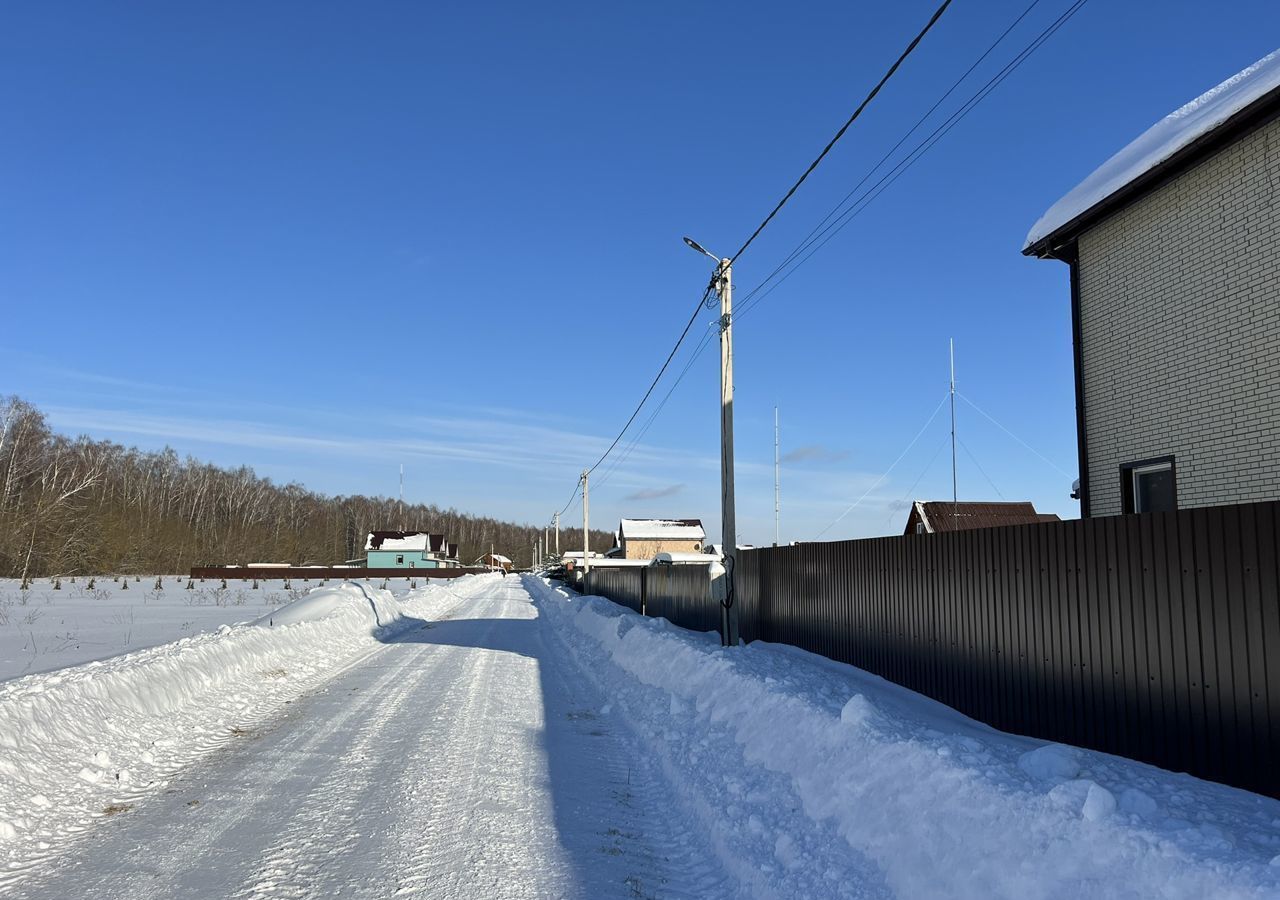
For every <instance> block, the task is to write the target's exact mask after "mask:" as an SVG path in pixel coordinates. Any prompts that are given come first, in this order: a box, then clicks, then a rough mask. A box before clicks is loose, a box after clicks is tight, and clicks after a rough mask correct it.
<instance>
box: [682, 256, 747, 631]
mask: <svg viewBox="0 0 1280 900" xmlns="http://www.w3.org/2000/svg"><path fill="white" fill-rule="evenodd" d="M684 242H685V243H686V244H688V245H689V246H690V247H692V248H693V249H694V250H696V251H698V252H699V253H701V254H702V255H703V256H707V257H709V258H711V259H714V260H715V261H716V274H715V276H714V277H713V279H712V283H713V284H714V285H715V289H716V293H718V294H719V295H720V540H721V541H722V542H723V543H724V573H723V574H722V575H719V576H718V580H719V582H720V584H719V585H718V590H716V591H715V593H716V595H717V596H718V598H719V600H720V612H721V616H720V625H721V631H720V640H721V642H722V643H723V644H724V645H725V646H726V647H736V646H738V604H737V601H736V598H735V597H734V591H733V576H734V568H735V563H736V561H737V560H736V555H737V552H738V527H737V511H736V509H735V504H734V499H733V497H734V494H733V261H732V260H730V259H721V258H719V257H717V256H716V255H715V254H714V253H711V252H710V251H708V250H707V249H706V248H705V247H703V246H702V245H701V244H699V243H698V242H697V241H695V240H694V239H693V238H689V237H686V238H685V239H684Z"/></svg>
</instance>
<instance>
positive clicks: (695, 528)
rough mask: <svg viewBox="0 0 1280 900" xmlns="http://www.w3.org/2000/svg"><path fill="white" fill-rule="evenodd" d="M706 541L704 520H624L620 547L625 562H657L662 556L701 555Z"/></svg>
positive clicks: (621, 524) (620, 529)
mask: <svg viewBox="0 0 1280 900" xmlns="http://www.w3.org/2000/svg"><path fill="white" fill-rule="evenodd" d="M706 539H707V535H706V532H705V531H703V529H702V520H700V519H623V520H622V521H621V522H619V523H618V547H619V548H620V549H621V551H622V552H621V554H620V555H621V557H622V558H623V559H653V558H654V557H655V556H657V555H658V554H659V553H701V552H702V551H703V543H704V542H705V541H706ZM615 555H619V554H615Z"/></svg>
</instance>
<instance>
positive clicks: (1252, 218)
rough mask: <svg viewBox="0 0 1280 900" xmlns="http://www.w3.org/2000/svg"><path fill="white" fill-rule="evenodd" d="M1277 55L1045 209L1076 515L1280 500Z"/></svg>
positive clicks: (1035, 245)
mask: <svg viewBox="0 0 1280 900" xmlns="http://www.w3.org/2000/svg"><path fill="white" fill-rule="evenodd" d="M1277 247H1280V51H1277V52H1276V53H1273V54H1271V55H1270V56H1268V57H1266V58H1265V59H1263V60H1261V61H1260V62H1258V63H1256V64H1255V65H1253V66H1250V67H1249V68H1248V69H1245V70H1244V71H1243V72H1241V73H1239V74H1238V75H1236V76H1234V77H1233V78H1230V79H1228V80H1227V81H1225V82H1223V83H1222V84H1221V85H1219V86H1218V87H1216V88H1214V89H1213V90H1211V91H1209V92H1208V93H1206V94H1204V95H1203V96H1202V97H1200V98H1198V99H1196V100H1194V101H1192V102H1191V103H1189V104H1187V105H1186V106H1184V107H1182V108H1181V109H1179V110H1177V111H1175V112H1174V113H1172V114H1171V115H1169V116H1168V117H1166V118H1165V119H1163V120H1162V121H1160V122H1158V123H1157V124H1156V125H1154V126H1152V128H1150V129H1149V130H1148V131H1147V132H1146V133H1144V134H1143V135H1142V136H1141V137H1139V138H1138V139H1137V140H1136V141H1134V142H1133V143H1132V144H1130V145H1129V146H1128V147H1126V148H1125V149H1124V150H1122V151H1121V152H1120V153H1118V154H1116V156H1114V157H1112V158H1111V159H1110V160H1108V161H1107V162H1106V163H1105V164H1104V165H1103V166H1102V167H1101V168H1099V169H1098V170H1097V171H1096V172H1094V173H1093V175H1091V176H1089V178H1088V179H1086V180H1085V181H1084V182H1082V183H1081V184H1080V185H1079V186H1078V187H1077V188H1075V189H1074V190H1073V191H1071V192H1070V193H1069V194H1067V195H1066V196H1065V197H1063V198H1062V199H1061V200H1059V201H1058V202H1057V203H1056V204H1055V205H1054V206H1053V207H1052V208H1050V209H1049V211H1048V212H1047V213H1045V215H1044V216H1043V217H1042V218H1041V219H1040V221H1039V222H1037V223H1036V225H1035V226H1034V227H1033V228H1032V230H1031V233H1030V234H1029V235H1028V237H1027V242H1026V246H1025V247H1024V248H1023V253H1025V254H1028V255H1031V256H1037V257H1040V258H1042V259H1058V260H1061V261H1063V262H1066V263H1067V264H1068V265H1069V266H1070V270H1071V271H1070V283H1071V308H1072V331H1073V343H1074V349H1075V379H1076V417H1077V423H1076V425H1077V434H1078V441H1079V455H1080V483H1079V488H1078V496H1079V498H1080V501H1081V513H1082V515H1084V516H1109V515H1118V514H1122V513H1129V512H1155V511H1160V510H1168V509H1175V508H1182V507H1196V506H1213V505H1218V504H1227V503H1244V502H1252V501H1260V500H1275V499H1280V252H1277V250H1276V248H1277Z"/></svg>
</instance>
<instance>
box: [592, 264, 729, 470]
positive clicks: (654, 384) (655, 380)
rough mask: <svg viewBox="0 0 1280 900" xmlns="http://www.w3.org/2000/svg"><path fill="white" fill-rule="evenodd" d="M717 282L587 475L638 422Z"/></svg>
mask: <svg viewBox="0 0 1280 900" xmlns="http://www.w3.org/2000/svg"><path fill="white" fill-rule="evenodd" d="M714 284H715V280H714V279H712V283H711V284H709V285H707V289H706V290H705V291H703V292H702V299H701V300H699V301H698V306H697V308H695V309H694V311H693V315H691V316H690V317H689V321H688V322H686V323H685V326H684V331H682V332H680V337H679V338H678V339H677V340H676V345H675V346H674V347H672V348H671V352H670V353H668V354H667V359H666V362H664V363H663V364H662V368H661V369H659V370H658V374H657V375H655V376H653V381H651V382H650V383H649V389H648V390H647V391H645V392H644V396H643V397H641V398H640V402H639V403H637V404H636V408H635V411H634V412H632V413H631V417H630V418H629V419H627V424H626V425H623V426H622V430H621V431H619V432H618V436H617V437H615V438H614V439H613V443H612V444H610V445H609V449H608V450H606V451H604V453H602V454H601V455H600V458H599V459H597V460H596V461H595V463H594V465H592V466H591V468H589V469H587V474H590V473H592V472H594V471H595V470H596V469H597V468H598V467H599V465H600V463H602V462H604V461H605V459H606V458H607V457H608V456H609V454H610V453H612V452H613V448H614V447H616V446H618V441H620V440H622V436H623V435H624V434H626V433H627V429H628V428H630V427H631V423H632V422H634V421H635V420H636V416H638V415H640V410H641V409H642V408H643V407H644V404H645V401H646V400H648V399H649V395H650V394H652V393H653V389H654V388H655V387H657V386H658V380H659V379H660V378H662V373H663V372H665V371H667V366H669V365H671V360H672V359H673V358H674V357H675V355H676V351H677V350H679V349H680V345H681V344H683V343H684V339H685V338H686V337H687V336H688V335H689V329H690V328H692V327H693V323H694V320H696V319H697V318H698V313H699V312H700V311H701V310H702V304H704V303H706V302H707V298H708V297H710V296H711V291H712V289H713V287H714Z"/></svg>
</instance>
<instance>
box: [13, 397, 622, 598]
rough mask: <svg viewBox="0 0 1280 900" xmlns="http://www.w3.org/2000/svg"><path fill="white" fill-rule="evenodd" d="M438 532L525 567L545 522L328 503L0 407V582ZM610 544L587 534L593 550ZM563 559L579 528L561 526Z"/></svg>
mask: <svg viewBox="0 0 1280 900" xmlns="http://www.w3.org/2000/svg"><path fill="white" fill-rule="evenodd" d="M402 523H403V525H404V526H405V527H406V528H407V529H408V530H417V531H432V532H441V533H443V534H445V535H447V536H448V539H449V540H450V541H453V542H456V543H457V544H459V551H458V558H459V559H460V560H461V561H462V563H463V564H464V565H466V564H469V563H471V562H473V561H474V560H477V559H478V558H479V557H480V556H481V555H482V554H484V553H486V552H488V550H489V547H490V545H491V544H492V546H493V548H494V549H495V551H496V552H498V553H501V554H504V555H506V556H508V557H510V558H511V559H512V560H514V561H515V564H516V565H517V566H527V565H529V563H530V561H531V556H532V553H533V543H534V541H535V540H538V539H540V538H541V537H542V535H543V529H542V526H540V525H539V526H531V525H520V524H516V523H513V522H502V521H498V520H497V519H492V518H487V517H484V516H475V515H470V514H468V513H465V512H459V511H458V510H456V509H440V508H439V507H437V506H434V505H431V504H420V503H419V504H405V506H404V509H403V511H401V509H400V506H399V502H398V501H397V500H395V499H394V498H389V497H364V496H350V497H329V496H325V495H322V494H318V493H316V492H314V491H311V490H308V489H307V488H306V487H304V486H302V485H300V484H292V483H291V484H284V485H281V484H276V483H274V482H273V481H271V479H269V478H262V477H260V476H258V475H257V474H255V473H254V471H253V469H251V468H248V467H247V466H241V467H239V468H236V469H227V468H221V467H219V466H215V465H211V464H209V463H204V462H201V461H199V460H197V459H193V458H191V457H187V458H186V459H181V458H179V456H178V454H177V453H175V452H174V451H173V450H172V449H168V448H166V449H164V450H161V451H145V450H139V449H137V448H136V447H124V446H121V445H120V444H117V443H114V442H112V441H100V440H93V439H92V438H89V437H86V436H80V437H75V438H70V437H67V436H65V435H61V434H57V433H55V432H54V431H53V430H52V429H51V428H50V427H49V425H48V422H47V421H46V419H45V417H44V415H43V414H42V413H41V412H40V410H39V409H37V408H36V407H35V406H33V405H32V404H30V403H27V402H26V401H24V400H22V399H20V398H18V397H8V398H0V577H8V578H21V579H23V580H27V579H29V578H35V577H51V576H55V575H76V574H145V573H181V572H185V571H187V570H188V569H190V568H191V567H192V566H195V565H230V564H239V565H245V564H247V563H251V562H287V563H294V564H296V565H310V564H333V563H341V562H344V561H346V560H350V559H355V558H359V557H362V556H363V552H364V541H365V535H366V534H367V533H368V532H370V531H374V530H378V529H394V528H399V527H400V526H401V524H402ZM612 544H613V535H612V533H611V532H607V531H596V530H595V529H593V530H592V532H591V549H592V550H599V551H604V550H607V549H608V548H609V547H610V546H612ZM560 546H561V549H562V550H569V549H577V548H580V547H581V546H582V529H581V528H578V529H573V528H563V527H562V528H561V530H560Z"/></svg>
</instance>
